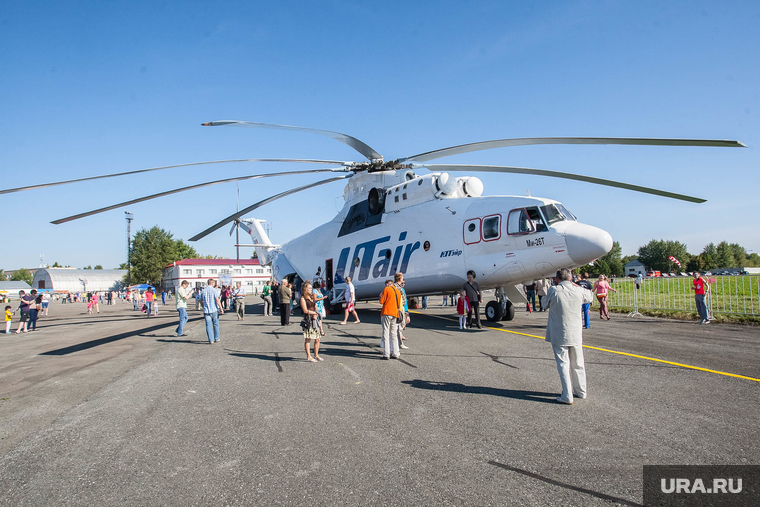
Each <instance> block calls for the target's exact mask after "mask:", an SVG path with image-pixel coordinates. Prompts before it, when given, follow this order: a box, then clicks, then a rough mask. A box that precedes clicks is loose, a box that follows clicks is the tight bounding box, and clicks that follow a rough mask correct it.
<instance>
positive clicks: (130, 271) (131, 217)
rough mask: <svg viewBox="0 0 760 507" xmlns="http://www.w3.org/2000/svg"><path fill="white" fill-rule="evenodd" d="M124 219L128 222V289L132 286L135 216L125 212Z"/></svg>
mask: <svg viewBox="0 0 760 507" xmlns="http://www.w3.org/2000/svg"><path fill="white" fill-rule="evenodd" d="M124 218H125V219H126V221H127V287H129V286H130V285H132V265H131V263H130V258H129V257H130V256H129V253H130V251H131V250H132V220H134V219H135V216H134V215H133V214H132V212H130V211H125V212H124Z"/></svg>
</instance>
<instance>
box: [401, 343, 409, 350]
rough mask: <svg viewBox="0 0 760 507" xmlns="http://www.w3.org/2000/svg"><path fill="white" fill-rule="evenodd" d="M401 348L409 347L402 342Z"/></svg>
mask: <svg viewBox="0 0 760 507" xmlns="http://www.w3.org/2000/svg"><path fill="white" fill-rule="evenodd" d="M401 348H402V349H408V348H409V347H407V346H406V345H404V344H403V343H402V344H401Z"/></svg>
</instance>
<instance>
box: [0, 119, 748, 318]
mask: <svg viewBox="0 0 760 507" xmlns="http://www.w3.org/2000/svg"><path fill="white" fill-rule="evenodd" d="M202 125H203V126H208V127H225V126H234V127H248V128H266V129H280V130H290V131H300V132H309V133H313V134H318V135H322V136H326V137H330V138H332V139H334V140H337V141H339V142H342V143H344V144H346V145H348V146H350V147H351V148H353V149H354V150H356V151H357V152H358V153H360V154H361V155H363V156H364V157H365V159H366V160H365V161H362V162H354V161H348V162H347V161H335V160H316V159H282V158H269V159H238V160H217V161H208V162H194V163H187V164H178V165H172V166H162V167H155V168H149V169H140V170H136V171H127V172H122V173H114V174H108V175H101V176H93V177H88V178H80V179H74V180H66V181H60V182H52V183H44V184H39V185H33V186H27V187H19V188H14V189H6V190H0V194H3V193H9V192H18V191H24V190H31V189H35V188H43V187H48V186H54V185H61V184H66V183H75V182H79V181H86V180H92V179H100V178H111V177H116V176H124V175H129V174H138V173H145V172H149V171H158V170H165V169H171V168H178V167H188V166H195V165H204V164H222V163H230V162H264V163H267V162H276V163H281V162H284V163H301V164H321V165H332V166H335V167H330V168H320V169H310V170H299V171H283V172H276V173H265V174H249V175H245V176H240V177H233V178H225V179H220V180H215V181H210V182H205V183H200V184H196V185H190V186H186V187H181V188H177V189H173V190H168V191H165V192H160V193H157V194H152V195H149V196H145V197H141V198H138V199H133V200H130V201H126V202H122V203H118V204H114V205H111V206H106V207H103V208H99V209H96V210H92V211H88V212H84V213H80V214H77V215H72V216H69V217H65V218H61V219H57V220H53V221H52V222H51V223H53V224H63V223H66V222H69V221H71V220H77V219H81V218H84V217H87V216H91V215H94V214H97V213H103V212H106V211H110V210H113V209H116V208H121V207H124V206H130V205H133V204H136V203H139V202H143V201H146V200H149V199H155V198H159V197H162V196H165V195H170V194H174V193H177V192H183V191H188V190H193V189H196V188H201V187H205V186H208V185H215V184H219V183H225V182H231V181H241V180H249V179H256V178H268V177H275V176H286V175H299V174H312V173H338V174H339V175H337V176H331V177H329V178H326V179H323V180H320V181H317V182H314V183H309V184H307V185H302V186H298V187H295V188H292V189H289V190H286V191H284V192H281V193H279V194H276V195H273V196H270V197H267V198H265V199H263V200H261V201H258V202H256V203H254V204H253V205H251V206H248V207H246V208H244V209H238V210H237V211H236V212H235V213H233V214H232V215H230V216H228V217H226V218H224V219H222V220H220V221H219V222H217V223H216V224H214V225H212V226H210V227H208V228H207V229H205V230H204V231H202V232H200V233H198V234H196V235H195V236H193V237H191V238H190V239H189V240H190V241H197V240H199V239H201V238H204V237H205V236H207V235H209V234H211V233H213V232H215V231H217V230H218V229H220V228H222V227H224V226H225V225H227V224H230V223H232V227H233V229H231V230H230V232H232V230H234V229H235V228H236V227H242V228H243V229H244V230H245V231H246V232H248V233H249V234H250V235H251V237H252V240H253V243H252V244H250V245H239V244H238V245H236V246H249V247H253V248H254V249H255V251H256V254H257V256H258V258H259V259H260V262H262V264H264V265H271V267H272V273H273V277H274V278H275V279H276V280H278V281H279V280H282V279H285V278H288V279H291V280H292V279H293V278H295V277H299V278H300V279H301V280H311V279H313V278H319V279H321V280H324V281H325V285H326V287H325V288H326V289H327V291H328V293H329V294H330V301H331V304H333V305H339V304H340V302H341V296H342V294H343V291H344V289H345V287H346V278H347V277H351V280H352V282H353V284H354V286H355V290H356V298H357V299H358V300H361V299H365V300H366V299H375V298H376V297H377V295H378V294H379V293H380V292H381V291H382V289H383V287H384V285H385V280H386V278H392V277H393V275H394V274H395V273H396V272H400V273H403V274H404V278H405V280H406V282H407V283H406V290H407V293H408V295H409V296H410V297H413V296H430V295H440V294H452V293H455V292H458V291H459V290H460V289H461V287H462V285H463V284H464V282H465V281H466V278H465V276H466V275H465V274H466V273H467V272H468V271H472V272H474V273H475V276H476V278H477V280H478V283H479V285H480V288H481V290H489V289H493V290H494V294H495V296H496V299H495V300H494V301H490V302H488V304H487V305H486V308H485V315H486V318H487V319H488V320H489V321H491V322H495V321H499V320H512V319H513V318H514V315H515V308H514V304H513V302H519V301H525V298H524V296H523V294H522V292H521V291H520V290H519V289H518V288H517V287H516V286H517V285H519V284H521V283H523V282H525V281H531V280H534V279H536V278H543V277H546V276H549V275H551V274H552V273H555V272H556V271H557V270H558V269H560V268H576V267H579V266H582V265H585V264H587V263H589V262H591V261H594V260H595V259H598V258H599V257H601V256H603V255H604V254H606V253H607V252H609V251H610V250H611V249H612V244H613V241H612V237H611V236H610V234H609V233H607V232H606V231H604V230H602V229H599V228H597V227H594V226H592V225H589V224H583V223H581V222H579V221H578V219H577V218H576V217H575V216H574V215H573V214H572V212H570V211H569V210H568V209H567V208H566V207H565V206H564V205H563V204H562V203H561V202H559V201H557V200H554V199H547V198H540V197H533V196H530V195H527V196H502V195H494V196H484V195H483V192H484V186H483V183H482V181H481V180H480V179H479V178H477V177H475V176H469V175H465V176H453V175H452V174H451V173H458V172H492V173H513V174H532V175H539V176H548V177H554V178H564V179H572V180H576V181H584V182H588V183H593V184H598V185H605V186H611V187H617V188H623V189H628V190H633V191H636V192H643V193H648V194H653V195H658V196H662V197H666V198H671V199H678V200H683V201H687V202H693V203H702V202H705V199H701V198H698V197H692V196H687V195H683V194H677V193H673V192H668V191H665V190H658V189H654V188H649V187H643V186H639V185H633V184H629V183H623V182H619V181H613V180H608V179H602V178H596V177H590V176H584V175H579V174H574V173H567V172H559V171H549V170H542V169H532V168H525V167H511V166H494V165H466V164H430V163H428V161H430V160H434V159H438V158H442V157H447V156H451V155H458V154H463V153H469V152H474V151H480V150H487V149H494V148H505V147H512V146H526V145H551V144H566V145H573V144H587V145H588V144H600V145H605V144H606V145H639V146H703V147H704V146H707V147H746V146H745V145H744V144H743V143H741V142H738V141H731V140H709V139H653V138H598V137H545V138H517V139H499V140H492V141H482V142H475V143H469V144H462V145H458V146H452V147H449V148H443V149H438V150H433V151H428V152H424V153H420V154H417V155H412V156H409V157H404V158H398V159H394V160H390V161H386V160H385V159H384V158H383V156H382V155H380V154H379V153H378V152H377V151H375V150H374V149H373V148H371V147H370V146H369V145H367V144H366V143H364V142H362V141H360V140H358V139H356V138H355V137H352V136H349V135H347V134H342V133H339V132H334V131H329V130H321V129H313V128H307V127H296V126H290V125H277V124H268V123H258V122H249V121H238V120H222V121H213V122H207V123H203V124H202ZM419 170H426V171H428V173H427V174H421V175H420V174H418V173H417V171H419ZM340 180H347V184H346V186H345V188H344V190H343V199H344V205H343V208H342V209H341V210H340V211H339V212H338V214H337V215H336V216H335V217H334V218H333V219H332V220H330V221H329V222H327V223H325V224H323V225H320V226H318V227H316V228H315V229H313V230H311V231H310V232H307V233H306V234H303V235H301V236H299V237H297V238H294V239H292V240H290V241H288V242H287V243H285V244H283V245H274V244H272V242H271V241H270V239H269V236H268V235H267V233H266V231H265V230H264V228H263V226H262V223H263V222H264V221H263V220H259V219H242V218H241V217H243V216H244V215H246V214H248V213H250V212H252V211H254V210H256V209H258V208H260V207H262V206H264V205H266V204H269V203H271V202H273V201H275V200H278V199H281V198H283V197H286V196H289V195H292V194H295V193H297V192H300V191H303V190H306V189H309V188H314V187H317V186H320V185H324V184H327V183H331V182H335V181H340Z"/></svg>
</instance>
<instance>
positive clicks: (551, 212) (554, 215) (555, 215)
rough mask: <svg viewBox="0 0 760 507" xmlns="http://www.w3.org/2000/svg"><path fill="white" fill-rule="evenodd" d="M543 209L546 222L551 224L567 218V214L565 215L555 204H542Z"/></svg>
mask: <svg viewBox="0 0 760 507" xmlns="http://www.w3.org/2000/svg"><path fill="white" fill-rule="evenodd" d="M541 211H543V212H544V216H545V217H546V222H547V223H548V224H549V225H551V224H554V223H557V222H561V221H562V220H564V219H565V215H563V214H562V213H561V212H560V211H559V209H557V207H556V206H555V205H554V204H547V205H546V206H541Z"/></svg>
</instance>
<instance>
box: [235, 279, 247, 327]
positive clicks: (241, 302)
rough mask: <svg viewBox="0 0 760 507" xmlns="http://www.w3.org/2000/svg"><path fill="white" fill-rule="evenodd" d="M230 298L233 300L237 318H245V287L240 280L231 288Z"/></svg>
mask: <svg viewBox="0 0 760 507" xmlns="http://www.w3.org/2000/svg"><path fill="white" fill-rule="evenodd" d="M232 299H233V300H234V301H235V312H237V318H238V320H245V289H244V288H243V287H242V284H241V283H240V282H237V283H236V284H235V288H234V289H232Z"/></svg>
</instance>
